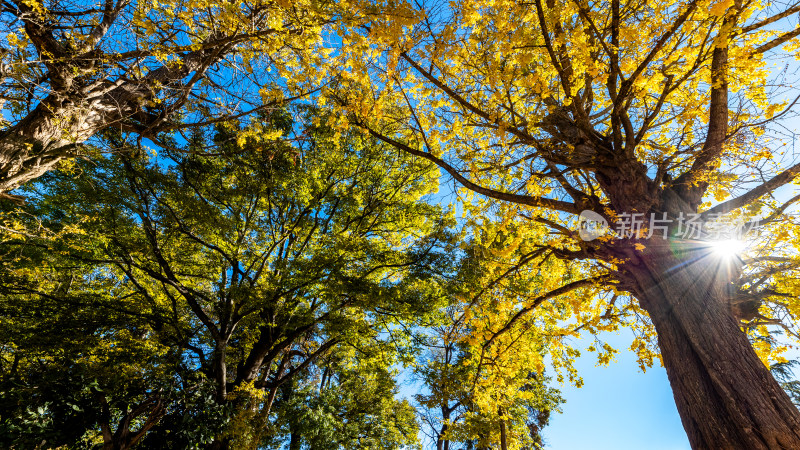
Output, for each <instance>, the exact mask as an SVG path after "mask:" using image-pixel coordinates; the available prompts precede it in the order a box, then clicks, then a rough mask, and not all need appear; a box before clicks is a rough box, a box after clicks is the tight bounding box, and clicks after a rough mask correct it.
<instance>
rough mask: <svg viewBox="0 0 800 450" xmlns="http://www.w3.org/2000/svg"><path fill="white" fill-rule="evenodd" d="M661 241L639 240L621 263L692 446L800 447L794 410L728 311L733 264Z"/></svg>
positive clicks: (798, 417) (705, 252)
mask: <svg viewBox="0 0 800 450" xmlns="http://www.w3.org/2000/svg"><path fill="white" fill-rule="evenodd" d="M668 242H669V241H662V240H661V239H654V240H649V241H645V242H644V243H645V245H646V246H647V248H646V249H645V251H644V252H643V254H642V255H641V256H640V257H639V258H636V260H633V261H631V262H630V263H627V264H625V265H623V267H622V269H623V271H624V273H625V274H626V275H627V277H629V279H630V282H631V285H632V286H630V288H631V290H632V291H634V293H635V294H636V296H637V298H638V299H639V301H640V302H641V305H642V306H643V307H644V308H645V309H646V310H647V311H648V313H649V314H650V317H651V319H652V321H653V324H654V325H655V328H656V331H657V333H658V343H659V347H660V349H661V357H662V359H663V362H664V366H665V367H666V369H667V375H668V377H669V380H670V384H671V385H672V391H673V395H674V396H675V403H676V405H677V407H678V412H679V414H680V416H681V420H682V422H683V426H684V428H685V429H686V433H687V434H688V437H689V442H690V443H691V445H692V448H694V449H719V448H731V449H779V448H783V449H800V411H798V409H797V408H795V406H794V405H793V404H792V402H791V401H790V399H789V397H788V396H787V395H786V393H785V392H784V391H783V389H781V387H780V386H779V385H778V383H777V382H776V381H775V379H774V378H773V377H772V375H771V374H770V372H769V370H767V368H766V367H765V366H764V364H763V363H762V362H761V360H760V359H759V358H758V356H757V355H756V354H755V351H754V350H753V347H752V346H751V345H750V342H749V341H748V339H747V337H746V336H745V334H744V333H743V332H742V330H741V329H740V327H739V324H738V322H737V320H736V319H735V318H734V317H733V315H732V314H731V309H730V298H731V290H732V289H731V283H730V281H731V280H732V279H734V278H735V277H736V276H737V274H738V268H737V267H736V264H735V263H734V262H732V261H725V260H722V259H720V258H718V257H717V256H715V255H714V254H712V253H711V252H710V251H709V250H708V249H707V248H706V249H703V248H698V247H697V246H694V247H692V246H691V245H688V244H687V245H684V246H683V248H676V246H675V244H674V243H672V244H670V243H668Z"/></svg>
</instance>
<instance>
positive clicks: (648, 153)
mask: <svg viewBox="0 0 800 450" xmlns="http://www.w3.org/2000/svg"><path fill="white" fill-rule="evenodd" d="M798 12H800V5H798V4H795V3H790V4H781V5H777V4H766V5H765V4H761V3H757V2H749V1H674V2H644V3H642V2H628V3H625V2H620V1H617V0H610V1H608V2H588V3H587V2H584V1H575V0H565V1H559V0H548V1H534V2H529V3H518V2H491V3H485V2H451V3H449V4H448V6H444V5H437V4H430V5H426V4H419V5H418V9H417V11H416V16H415V18H416V22H415V25H414V26H411V25H408V24H406V26H404V27H391V26H386V24H387V23H389V24H390V25H391V24H392V23H395V22H397V21H398V20H399V19H395V18H394V17H393V16H389V15H387V16H386V18H385V19H383V20H375V21H374V23H373V24H372V25H371V26H368V27H366V28H365V29H364V32H363V33H361V34H359V35H358V36H351V37H349V38H346V39H345V41H344V42H343V52H348V54H349V55H350V57H351V58H352V61H353V62H352V63H351V64H350V65H349V66H348V67H352V69H351V72H353V73H354V75H349V76H348V78H347V80H346V82H343V83H342V84H340V85H339V86H336V89H330V90H329V91H328V98H329V99H331V100H332V101H334V102H335V103H336V104H337V105H338V106H339V107H340V108H341V109H342V110H343V111H344V112H345V113H347V114H349V118H350V120H351V122H352V123H354V124H356V125H358V126H360V127H362V128H364V129H366V130H369V131H370V133H372V135H373V136H375V137H377V138H379V139H381V140H382V141H384V142H386V143H387V144H390V145H393V146H394V147H396V148H398V149H400V150H403V151H405V152H407V153H409V154H413V155H416V156H418V157H420V158H422V159H425V160H428V161H432V162H434V163H436V164H437V165H438V166H439V167H440V168H442V170H444V171H445V172H446V173H448V174H449V175H450V176H452V177H453V178H454V179H455V180H457V181H458V182H459V183H460V184H461V186H463V188H464V189H465V190H468V191H469V192H470V193H474V194H479V195H480V196H481V197H479V198H477V199H474V200H471V196H470V195H469V194H468V195H466V197H467V199H466V203H465V209H466V210H467V213H468V214H469V215H470V216H471V217H472V218H473V221H474V223H475V224H476V226H479V227H480V226H485V225H486V224H491V223H495V224H497V223H499V224H513V225H514V228H515V230H517V231H516V232H515V233H511V234H512V235H513V234H518V235H520V236H521V238H520V239H515V238H513V236H512V237H510V238H509V241H508V242H507V246H509V247H513V246H516V245H519V243H520V242H524V238H525V236H526V235H528V234H530V235H534V236H542V238H540V239H539V240H538V243H537V244H536V245H535V246H533V247H531V248H529V249H528V252H527V256H526V257H525V258H522V259H521V260H522V261H524V262H526V263H527V264H531V265H534V266H536V265H539V264H541V262H542V261H545V260H553V259H558V260H561V265H560V269H557V267H558V266H554V267H553V268H552V269H551V270H550V271H549V272H548V274H547V275H548V276H547V279H549V282H548V283H545V284H543V285H540V286H542V287H544V288H546V289H544V290H541V291H533V292H529V293H528V294H527V298H526V299H525V300H524V301H521V302H519V303H517V304H511V305H507V306H508V307H512V308H514V309H515V311H516V313H515V314H513V315H512V316H511V318H510V320H509V322H508V323H509V324H510V325H513V324H514V323H518V322H519V321H520V320H522V318H524V317H525V316H527V315H529V314H533V313H535V312H541V313H542V314H543V315H546V314H548V313H549V310H548V309H547V308H543V306H544V305H548V304H550V305H553V306H552V308H550V310H552V309H559V308H560V309H566V308H570V309H572V310H573V311H574V314H573V317H574V318H575V319H576V320H575V321H574V323H573V324H569V327H570V328H571V329H573V330H574V329H577V328H579V327H583V328H582V329H583V330H585V331H590V332H591V331H599V328H598V326H599V325H602V326H613V325H610V323H615V322H616V323H619V322H617V319H618V318H620V317H625V314H620V313H621V312H623V310H624V311H627V312H628V313H630V314H634V315H636V314H638V311H637V309H640V310H644V311H646V313H647V318H643V319H642V320H641V321H639V322H638V324H639V326H638V327H637V328H638V330H639V331H638V332H639V334H640V336H641V337H642V338H641V339H640V340H638V341H637V342H635V343H634V346H633V348H635V349H637V350H639V351H641V354H642V361H643V363H646V362H648V361H649V360H652V357H653V352H652V341H650V340H648V339H647V338H648V337H651V338H653V339H657V344H658V349H659V354H658V356H659V358H660V360H661V362H662V363H663V364H664V366H665V367H666V369H667V373H668V376H669V379H670V383H671V385H672V388H673V392H674V395H675V401H676V404H677V407H678V411H679V413H680V415H681V418H682V421H683V425H684V428H685V429H686V431H687V434H688V436H689V441H690V442H691V444H692V446H693V447H694V448H719V447H726V448H792V447H800V431H798V430H800V412H798V410H797V408H796V407H795V406H794V405H793V404H792V402H791V401H790V399H789V397H788V396H787V395H786V393H785V392H784V391H783V390H782V389H781V386H780V385H779V384H778V383H777V382H776V381H775V379H774V378H773V377H772V376H771V375H770V373H769V371H768V370H767V367H766V366H767V364H769V362H770V360H773V361H775V360H778V359H780V356H779V353H780V351H781V350H782V349H783V348H782V347H781V346H770V345H768V344H767V341H766V340H760V339H758V336H763V335H764V334H766V333H769V328H770V327H779V328H780V329H782V330H783V332H784V333H785V334H786V336H788V337H789V338H796V336H797V332H796V323H797V321H796V317H797V313H798V312H799V311H800V309H799V308H800V304H798V302H797V294H798V284H797V279H798V277H797V267H798V259H797V254H796V251H795V250H793V249H794V248H796V245H797V244H796V243H797V236H798V233H797V231H798V230H797V226H796V221H795V218H794V217H793V216H792V215H791V214H789V212H790V211H791V209H790V208H791V206H792V205H793V204H794V203H795V202H796V201H797V200H798V199H800V196H793V194H788V195H786V194H781V193H779V192H778V190H779V189H780V188H781V187H784V186H787V185H789V184H790V183H792V182H793V180H795V176H796V175H797V173H798V172H800V165H798V164H797V162H796V161H794V160H793V157H792V155H791V154H790V153H789V152H786V151H785V150H786V149H787V148H786V147H783V145H784V144H783V143H782V142H781V141H780V139H779V138H780V135H778V134H777V133H776V132H775V129H777V125H776V127H775V128H774V129H773V128H771V124H772V123H776V124H777V122H774V121H775V120H783V119H785V118H787V117H789V116H790V115H792V114H793V113H792V107H793V106H794V105H795V101H796V100H792V98H793V97H792V96H790V94H792V95H794V94H796V93H794V92H793V91H792V90H791V88H790V85H789V80H786V79H785V76H784V72H780V71H777V70H774V71H770V70H768V66H767V61H782V60H785V59H787V58H791V57H793V54H792V49H794V48H796V47H797V41H796V37H797V36H798V35H800V28H798V27H796V26H795V25H794V17H795V15H796V14H797V13H798ZM407 17H408V16H406V18H405V19H404V20H406V21H409V20H413V19H408V18H407ZM364 55H368V56H370V58H364ZM715 202H721V203H716V204H715ZM583 210H589V211H592V212H594V213H595V214H597V215H598V216H599V217H602V218H603V219H604V220H606V221H607V222H608V223H610V224H615V223H616V222H617V221H624V220H627V224H628V225H627V229H622V230H617V231H620V233H616V234H614V233H607V234H606V235H604V236H602V237H601V238H599V239H594V240H584V239H581V238H580V237H579V234H578V233H577V231H576V229H577V228H576V224H575V219H576V216H577V215H578V214H579V213H581V211H583ZM723 213H727V214H728V216H726V217H724V219H725V220H731V221H732V220H736V221H739V222H741V223H744V224H749V225H753V223H752V222H749V221H751V220H754V219H757V220H759V224H760V228H758V233H757V234H758V236H759V238H758V239H755V238H754V239H753V240H752V241H751V242H750V247H749V249H748V251H747V252H744V253H741V252H740V253H739V254H738V255H737V256H735V257H729V258H725V257H721V256H719V255H720V254H719V253H715V252H713V251H712V250H711V249H712V248H713V247H712V245H711V242H713V240H714V239H713V230H712V229H711V228H710V227H704V228H702V229H696V230H694V232H695V234H694V235H691V234H689V235H687V234H686V233H685V231H686V224H685V223H684V222H685V221H686V219H688V218H690V217H692V218H694V219H695V222H705V223H706V224H707V223H708V222H711V221H712V219H719V218H720V214H723ZM635 214H638V215H639V216H634V215H635ZM637 217H639V218H646V220H647V222H650V221H652V220H655V219H659V220H664V221H665V222H662V225H663V224H664V223H667V222H669V223H670V224H671V226H669V227H668V228H665V227H664V226H662V227H660V228H656V227H655V226H651V227H647V226H642V227H641V229H639V230H637V229H635V228H636V227H635V226H633V227H632V226H630V224H631V223H632V221H631V219H635V218H637ZM621 223H624V222H621ZM655 224H656V223H654V225H655ZM749 225H747V226H746V228H750V226H749ZM489 226H493V225H489ZM681 226H683V228H681ZM648 228H649V229H648ZM626 231H627V232H626ZM751 236H754V235H751ZM648 237H649V239H648ZM578 288H580V289H581V290H576V289H578ZM548 289H550V290H548ZM587 289H588V290H589V292H587ZM591 292H596V293H602V295H591V296H588V297H587V296H586V295H585V294H587V293H591ZM628 296H632V297H633V298H635V302H637V303H638V304H637V305H634V306H631V305H630V304H629V303H630V302H624V304H621V303H622V302H621V299H624V298H627V297H628ZM630 314H629V315H628V316H630ZM650 321H652V326H653V327H654V330H655V331H656V332H657V338H656V337H655V336H654V334H653V333H652V330H653V329H652V328H650ZM512 322H513V323H512ZM584 323H585V324H588V325H586V326H584ZM507 330H509V327H508V326H507V325H503V324H495V325H493V328H490V329H489V330H488V331H491V332H492V333H493V334H496V335H504V334H506V333H507ZM743 330H744V331H745V332H743ZM565 332H566V330H565ZM748 337H750V338H751V339H750V340H749V339H748ZM751 340H752V341H753V342H754V343H751ZM784 348H785V347H784Z"/></svg>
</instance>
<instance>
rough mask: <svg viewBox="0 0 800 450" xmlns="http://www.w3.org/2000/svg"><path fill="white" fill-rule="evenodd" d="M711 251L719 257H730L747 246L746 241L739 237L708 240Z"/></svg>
mask: <svg viewBox="0 0 800 450" xmlns="http://www.w3.org/2000/svg"><path fill="white" fill-rule="evenodd" d="M709 245H710V246H711V251H712V252H713V253H714V254H715V255H717V256H719V257H721V258H726V259H730V258H733V257H735V256H739V255H741V254H742V252H743V251H744V250H745V249H746V248H747V243H746V242H745V241H742V240H739V239H724V240H719V241H711V242H709Z"/></svg>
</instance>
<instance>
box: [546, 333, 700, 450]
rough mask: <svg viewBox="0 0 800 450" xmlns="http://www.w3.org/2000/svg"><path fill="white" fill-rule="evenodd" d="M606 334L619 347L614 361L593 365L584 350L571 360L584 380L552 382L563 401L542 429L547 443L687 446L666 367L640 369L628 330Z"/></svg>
mask: <svg viewBox="0 0 800 450" xmlns="http://www.w3.org/2000/svg"><path fill="white" fill-rule="evenodd" d="M604 337H606V340H607V341H608V342H609V344H611V345H613V346H614V347H615V348H617V349H619V350H620V352H619V354H618V355H617V357H616V361H614V362H612V363H611V364H609V365H608V367H597V366H596V365H595V364H596V362H597V357H596V355H595V354H593V353H588V352H586V353H585V354H584V355H583V356H581V357H580V358H579V359H578V360H577V361H576V364H575V366H576V368H577V369H578V373H580V374H581V376H582V377H583V381H584V386H583V387H581V388H575V387H573V386H570V385H569V384H567V383H565V384H564V385H561V386H558V385H557V384H556V386H557V387H559V389H561V391H562V396H563V397H564V399H566V403H564V404H563V405H562V406H561V409H562V411H563V413H561V414H554V415H553V416H552V417H551V419H550V425H549V426H548V427H546V428H545V429H544V431H543V435H544V438H545V444H546V448H548V449H553V450H581V449H591V450H605V449H609V450H611V449H613V450H626V449H636V450H641V449H648V450H678V449H680V450H683V449H689V448H690V447H689V441H688V439H687V438H686V433H685V432H684V431H683V426H682V425H681V421H680V417H678V411H677V409H676V408H675V401H674V400H673V398H672V390H671V389H670V386H669V380H668V379H667V372H666V371H665V370H664V368H663V367H660V366H659V367H653V368H651V369H648V370H647V372H646V373H642V372H641V371H640V370H639V366H638V365H637V364H636V356H635V355H634V354H633V353H632V352H631V351H629V350H627V347H628V346H629V345H630V342H631V340H632V335H631V334H630V332H629V331H627V330H625V331H620V333H619V334H616V335H615V334H607V335H604Z"/></svg>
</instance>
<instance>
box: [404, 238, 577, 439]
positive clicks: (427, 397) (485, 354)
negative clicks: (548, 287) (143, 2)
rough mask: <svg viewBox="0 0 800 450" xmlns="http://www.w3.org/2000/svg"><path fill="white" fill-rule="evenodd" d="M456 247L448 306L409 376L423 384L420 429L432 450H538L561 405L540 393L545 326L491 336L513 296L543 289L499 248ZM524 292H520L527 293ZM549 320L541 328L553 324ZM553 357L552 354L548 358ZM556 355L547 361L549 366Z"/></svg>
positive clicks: (544, 389) (522, 324)
mask: <svg viewBox="0 0 800 450" xmlns="http://www.w3.org/2000/svg"><path fill="white" fill-rule="evenodd" d="M486 238H487V230H485V229H484V230H483V236H480V237H479V238H478V239H472V240H471V242H469V243H466V244H462V245H463V246H464V247H465V249H464V254H463V255H461V258H460V259H459V260H458V263H457V266H458V269H457V271H456V272H455V274H454V275H453V276H452V278H450V279H448V280H447V282H446V286H447V291H448V293H449V295H450V298H451V301H450V304H449V305H448V306H447V307H446V308H445V310H444V312H443V317H442V318H441V319H440V321H439V323H437V324H436V325H435V326H431V327H428V335H427V336H425V338H426V339H425V341H426V342H425V347H426V349H427V354H425V355H424V359H423V362H422V363H421V364H419V365H418V366H417V367H416V368H415V374H416V376H417V377H418V378H419V379H420V381H422V382H423V386H422V387H423V392H422V393H420V394H417V395H416V400H417V402H418V403H419V404H420V405H421V406H422V408H423V410H422V413H421V416H422V419H423V422H424V423H425V424H426V425H427V427H428V428H430V432H429V437H430V438H431V439H432V440H433V441H435V443H436V448H437V450H448V449H451V448H455V446H456V445H458V443H462V444H463V445H466V446H467V448H472V447H470V446H474V448H479V449H483V448H498V449H500V450H508V449H533V448H541V446H542V436H541V435H540V431H541V429H542V428H543V427H544V426H546V425H547V423H548V421H549V417H550V413H551V412H553V411H557V410H558V405H559V403H561V402H562V399H561V397H560V396H559V393H558V391H557V390H555V389H553V388H551V387H548V386H547V385H546V383H547V381H549V377H548V376H546V375H545V373H544V372H545V371H544V355H545V354H546V353H547V351H548V349H547V346H548V345H549V341H550V339H548V337H547V336H545V335H544V332H545V330H548V329H552V326H548V324H547V323H542V321H536V320H530V321H526V320H519V321H515V323H514V324H513V326H509V330H508V331H507V332H505V333H504V334H503V335H497V334H494V333H492V331H491V330H492V329H493V328H494V327H495V326H496V325H497V324H501V325H502V324H505V323H507V322H508V321H509V319H510V317H511V314H513V313H514V311H513V308H510V307H508V305H509V304H514V303H516V300H518V299H519V294H517V292H519V291H520V290H522V291H525V290H527V289H530V288H531V287H532V286H536V285H538V284H539V283H541V282H542V280H541V278H539V277H535V276H530V274H528V273H526V271H525V270H521V267H520V265H519V264H517V263H516V261H514V259H513V258H512V257H511V255H510V254H504V252H503V250H504V249H503V246H502V245H501V242H502V240H499V239H491V241H492V242H490V244H491V245H489V246H488V248H487V247H484V246H483V245H480V244H477V245H476V242H478V241H481V240H486ZM526 288H527V289H526ZM556 317H557V315H556V314H552V315H550V316H549V317H548V321H552V322H555V319H556ZM553 353H555V352H553ZM555 358H557V355H555V354H554V359H555Z"/></svg>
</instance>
